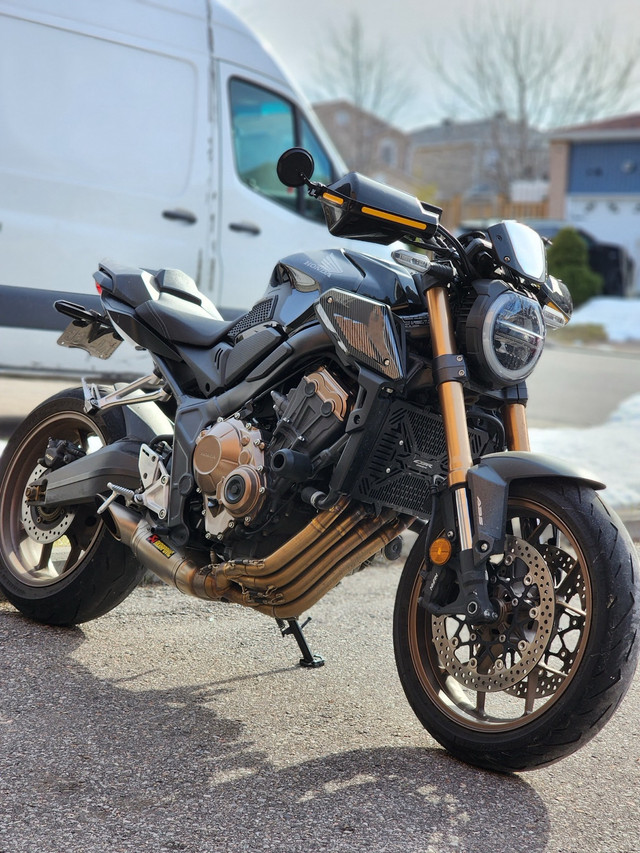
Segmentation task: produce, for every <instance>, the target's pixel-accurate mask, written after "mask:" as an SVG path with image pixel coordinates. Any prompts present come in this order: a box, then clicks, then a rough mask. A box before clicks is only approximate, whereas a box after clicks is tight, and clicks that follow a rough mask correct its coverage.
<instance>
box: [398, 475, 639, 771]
mask: <svg viewBox="0 0 640 853" xmlns="http://www.w3.org/2000/svg"><path fill="white" fill-rule="evenodd" d="M507 531H508V535H507V539H506V547H505V553H504V554H502V555H500V556H498V557H494V558H492V559H491V562H490V565H489V593H490V597H491V599H492V601H493V603H494V605H495V606H496V608H497V611H498V612H499V614H500V615H499V618H498V621H497V622H496V623H494V624H491V625H468V624H467V623H466V622H465V620H464V618H463V617H462V616H460V617H458V616H434V615H431V614H430V613H428V612H427V610H426V609H425V608H424V607H422V605H421V604H420V603H419V599H420V597H421V595H422V592H423V586H424V579H423V576H422V575H421V571H422V569H423V568H424V554H425V545H426V544H427V543H425V541H424V537H421V538H420V539H419V540H418V541H417V543H416V545H415V546H414V549H413V550H412V552H411V554H410V555H409V558H408V560H407V564H406V566H405V568H404V571H403V574H402V578H401V581H400V585H399V588H398V594H397V598H396V608H395V616H394V644H395V653H396V661H397V665H398V672H399V674H400V679H401V681H402V684H403V687H404V690H405V693H406V695H407V698H408V700H409V702H410V704H411V706H412V707H413V709H414V711H415V713H416V714H417V716H418V717H419V719H420V720H421V722H422V723H423V725H424V726H425V727H426V728H427V729H428V731H429V732H430V733H431V734H432V735H433V737H435V738H436V740H438V741H439V742H440V743H441V744H442V745H443V746H444V747H446V748H447V749H448V750H449V751H450V752H451V753H452V754H453V755H455V756H456V757H458V758H460V759H461V760H462V761H465V762H468V763H470V764H475V765H478V766H480V767H486V768H489V769H493V770H502V771H517V770H526V769H530V768H534V767H540V766H543V765H545V764H549V763H551V762H553V761H557V760H558V759H560V758H563V757H564V756H566V755H568V754H570V753H571V752H573V751H574V750H576V749H578V748H579V747H580V746H581V745H582V744H583V743H585V742H586V741H587V740H588V739H589V738H591V737H592V736H593V735H595V734H596V732H598V731H599V730H600V729H601V728H602V726H603V725H604V724H605V722H606V721H607V720H608V719H609V717H610V716H611V715H612V714H613V712H614V710H615V709H616V707H617V705H618V704H619V702H620V701H621V699H622V697H623V696H624V694H625V692H626V690H627V687H628V686H629V683H630V681H631V678H632V676H633V672H634V670H635V664H636V658H637V653H638V643H637V638H636V633H637V630H638V612H637V609H636V602H637V600H638V578H639V569H638V559H637V555H636V552H635V548H634V546H633V543H632V542H631V540H630V538H629V536H628V534H627V532H626V530H625V529H624V527H623V526H622V524H621V522H620V521H619V519H618V518H617V517H616V516H615V515H613V514H611V513H609V511H608V510H607V509H606V507H605V506H604V504H603V503H602V501H601V500H600V498H599V497H598V496H597V494H596V493H595V492H593V490H591V489H589V488H587V487H584V486H578V485H574V484H571V483H566V482H560V481H542V480H540V481H533V482H529V483H517V484H515V485H514V486H513V488H512V494H511V496H510V499H509V512H508V526H507Z"/></svg>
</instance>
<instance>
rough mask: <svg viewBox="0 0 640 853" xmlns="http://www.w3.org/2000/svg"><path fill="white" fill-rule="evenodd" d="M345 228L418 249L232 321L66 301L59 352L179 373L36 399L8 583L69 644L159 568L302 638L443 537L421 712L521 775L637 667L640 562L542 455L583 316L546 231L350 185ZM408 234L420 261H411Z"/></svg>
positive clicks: (417, 563) (607, 513) (293, 162)
mask: <svg viewBox="0 0 640 853" xmlns="http://www.w3.org/2000/svg"><path fill="white" fill-rule="evenodd" d="M312 173H313V161H312V159H311V157H310V155H309V154H308V153H307V152H305V151H304V150H302V149H292V150H290V151H288V152H286V153H285V154H284V155H283V156H282V158H281V159H280V162H279V164H278V174H279V176H280V178H281V180H282V181H283V183H285V184H287V185H289V186H301V185H303V184H306V185H307V186H308V189H309V193H310V195H311V196H313V197H315V198H317V199H318V200H319V202H320V204H321V205H322V207H323V210H324V213H325V217H326V220H327V224H328V227H329V230H330V231H331V233H332V234H334V235H338V236H342V237H350V238H358V239H359V240H368V241H372V242H376V243H380V244H384V245H390V244H393V243H395V244H396V245H398V246H400V248H397V249H395V250H394V251H392V252H391V255H392V258H393V261H391V260H389V261H382V260H379V259H377V258H374V257H370V256H368V255H365V254H360V253H357V252H352V251H350V250H349V249H344V250H327V251H316V252H309V253H298V254H294V255H290V256H289V257H287V258H284V259H283V260H282V261H281V262H280V263H279V264H278V265H277V266H276V268H275V270H274V272H273V275H272V278H271V281H270V282H269V285H268V287H267V290H266V292H265V295H264V297H263V298H262V299H260V300H259V301H258V302H257V303H256V304H255V305H254V307H253V308H252V309H251V310H250V311H249V312H248V313H247V314H246V315H244V316H242V317H240V319H237V320H234V321H232V322H225V321H224V320H222V318H221V317H220V315H219V314H218V312H217V311H216V309H215V308H214V306H213V305H212V304H211V303H210V302H209V300H208V299H207V298H206V297H204V296H203V295H202V294H201V293H200V292H199V291H198V289H197V287H196V285H195V283H194V282H193V281H192V280H191V279H190V278H189V277H188V276H186V275H185V274H184V273H181V272H179V271H177V270H169V269H165V270H160V271H152V270H143V269H128V268H120V267H118V266H116V265H103V266H101V267H100V270H99V272H97V273H96V274H95V279H96V283H97V286H98V290H99V292H100V294H101V299H102V305H103V308H104V313H99V312H95V311H90V310H86V309H85V308H83V307H81V306H78V305H74V304H71V303H68V302H58V303H56V307H57V308H58V310H59V311H61V312H63V313H64V314H67V315H69V316H70V317H71V318H72V319H71V323H70V325H69V327H68V328H67V330H66V332H65V333H64V334H63V336H62V338H61V339H60V343H61V344H63V345H67V346H78V347H82V348H84V349H86V350H87V351H89V352H90V353H92V354H94V355H97V356H99V357H103V358H104V357H108V355H110V353H111V352H112V351H113V349H114V348H115V346H117V345H118V344H119V343H120V341H121V339H125V340H127V341H129V342H130V343H132V344H133V345H134V346H136V347H138V348H140V347H141V348H144V349H145V350H147V352H148V353H149V354H150V356H151V358H152V359H153V363H154V365H155V369H154V370H153V372H152V373H150V375H148V376H145V377H143V378H141V379H140V380H138V381H136V382H133V383H130V384H127V385H117V386H115V387H98V386H96V385H89V384H87V383H86V382H85V383H83V387H82V388H74V389H70V390H67V391H63V392H62V393H60V394H58V395H56V396H54V397H52V398H50V399H49V400H47V401H46V402H44V403H42V404H41V405H40V406H38V407H37V408H36V409H35V410H34V411H33V412H32V413H31V414H30V415H29V416H28V417H27V418H26V420H25V421H24V423H23V424H22V425H21V426H20V427H19V428H18V429H17V431H16V433H15V434H14V435H13V437H12V438H11V439H10V441H9V442H8V445H7V447H6V450H5V451H4V453H3V455H2V458H1V460H0V586H1V587H2V590H3V591H4V593H5V595H6V596H7V598H8V599H9V600H10V601H11V602H12V603H13V604H14V605H15V606H16V607H17V608H18V609H19V610H20V611H22V613H24V614H25V615H27V616H29V617H31V618H32V619H36V620H38V621H40V622H44V623H48V624H52V625H73V624H76V623H79V622H83V621H86V620H89V619H94V618H96V617H98V616H101V615H102V614H104V613H106V612H107V611H108V610H110V609H111V608H113V607H115V606H116V605H117V604H118V603H119V602H121V601H122V600H123V599H124V598H125V597H126V596H127V595H129V593H130V592H131V591H132V590H133V589H134V588H135V586H136V585H137V584H138V583H139V581H140V579H141V577H142V574H143V572H144V570H145V569H149V570H151V571H152V572H154V573H155V574H156V575H158V576H159V577H160V578H161V579H162V580H164V581H166V582H167V583H170V584H173V585H175V586H176V587H177V588H178V589H179V590H181V591H182V592H185V593H189V594H191V595H195V596H199V597H201V598H205V599H209V600H218V601H222V602H234V603H238V604H243V605H246V606H247V607H251V608H253V609H254V610H257V611H259V612H261V613H265V614H267V615H268V616H271V617H274V618H275V619H276V620H277V621H278V624H279V626H280V629H281V630H282V631H283V633H290V634H293V636H294V637H295V638H296V639H297V640H298V643H299V645H300V648H301V650H302V655H303V656H302V659H301V663H302V664H304V665H306V666H318V665H320V664H321V663H322V660H321V659H319V658H318V657H316V656H314V655H313V654H312V653H311V651H310V649H309V646H308V645H307V643H306V640H305V636H304V634H303V633H302V628H301V626H300V624H299V622H298V618H299V617H300V616H301V615H302V614H303V613H304V612H306V611H307V610H308V609H309V608H310V607H311V606H312V605H313V604H314V603H315V602H316V601H318V600H319V599H320V598H321V597H322V596H323V595H324V594H325V593H327V592H328V591H329V590H331V589H332V588H333V587H335V586H336V585H337V584H338V583H339V581H340V580H341V579H342V578H344V577H345V576H346V575H347V574H349V573H351V572H354V571H356V570H358V569H360V568H362V567H363V566H366V565H367V563H368V562H369V561H370V560H371V559H372V557H374V556H375V555H376V554H377V553H378V552H380V551H384V552H385V554H386V555H387V556H389V557H397V556H398V555H399V553H400V545H401V540H400V538H399V537H400V535H401V533H402V532H403V531H405V530H407V529H411V530H412V531H417V533H418V536H417V539H416V541H415V544H414V546H413V548H412V550H411V552H410V554H409V557H408V559H407V561H406V564H405V567H404V570H403V572H402V576H401V578H400V583H399V587H398V592H397V600H396V607H395V617H394V644H395V654H396V660H397V666H398V672H399V674H400V679H401V681H402V684H403V687H404V690H405V692H406V695H407V698H408V700H409V702H410V704H411V706H412V707H413V709H414V711H415V713H416V714H417V716H418V717H419V719H420V720H421V722H422V723H423V724H424V726H425V727H426V728H427V729H428V731H429V732H430V733H431V734H432V735H433V737H435V738H436V739H437V740H438V741H439V742H440V743H441V744H443V745H444V746H445V747H446V748H447V749H448V750H449V751H450V752H451V753H453V754H454V755H455V756H457V757H458V758H460V759H461V760H463V761H466V762H469V763H471V764H475V765H479V766H481V767H487V768H493V769H497V770H504V771H513V770H524V769H527V768H533V767H539V766H541V765H544V764H548V763H550V762H552V761H555V760H557V759H559V758H562V757H563V756H565V755H568V754H569V753H571V752H573V751H574V750H576V749H577V748H578V747H580V746H581V745H582V744H583V743H585V742H586V741H587V740H588V739H589V738H590V737H591V736H592V735H594V734H595V733H596V732H597V731H598V730H599V729H600V728H601V727H602V726H603V725H604V723H605V722H606V721H607V720H608V718H609V717H610V716H611V714H612V713H613V712H614V710H615V708H616V707H617V706H618V704H619V702H620V700H621V699H622V697H623V695H624V693H625V691H626V690H627V687H628V686H629V683H630V680H631V678H632V675H633V672H634V669H635V664H636V658H637V653H638V643H637V642H636V632H637V629H638V610H637V606H636V599H637V591H638V590H637V587H638V583H639V577H640V570H639V566H638V560H637V555H636V553H635V549H634V547H633V544H632V542H631V540H630V538H629V536H628V534H627V533H626V531H625V529H624V527H623V525H622V524H621V522H620V520H619V519H618V518H617V516H616V515H615V513H613V512H612V511H611V510H609V509H608V508H607V507H606V505H605V504H604V503H603V501H602V500H601V498H600V496H599V494H598V490H599V489H601V488H602V487H603V486H602V484H601V483H599V482H597V481H596V480H594V479H593V477H591V476H590V475H589V474H588V473H585V472H582V471H580V470H579V469H578V468H576V467H574V466H573V465H571V464H568V463H565V462H560V461H557V460H555V459H553V458H550V457H547V456H543V455H539V454H535V453H531V452H530V449H529V441H528V433H527V423H526V414H525V413H526V403H527V389H526V383H525V380H526V378H527V377H528V376H529V374H530V373H531V372H532V371H533V369H534V368H535V366H536V363H537V361H538V359H539V357H540V355H541V353H542V349H543V346H544V341H545V332H546V329H548V328H553V327H557V326H562V325H564V324H565V323H566V322H567V321H568V320H569V317H570V315H571V299H570V296H569V294H568V291H567V289H566V288H565V287H564V285H563V284H562V283H561V282H559V281H557V280H555V279H554V278H552V277H550V276H548V275H547V268H546V258H545V250H544V246H543V243H542V241H541V239H540V238H539V237H538V235H537V234H536V233H535V232H533V231H532V230H531V229H529V228H527V227H526V226H524V225H522V224H519V223H517V222H513V221H508V222H502V223H500V224H498V225H494V226H492V227H490V228H487V229H486V231H474V232H472V233H468V234H465V235H463V236H462V237H460V238H459V239H456V238H454V237H453V236H452V235H451V234H449V233H448V232H447V231H446V230H445V229H444V228H443V227H442V226H441V225H440V223H439V214H440V213H441V211H440V210H439V209H438V208H436V207H434V206H432V205H428V204H425V203H422V202H419V201H418V200H417V199H415V198H413V197H411V196H409V195H406V194H404V193H400V192H397V191H395V190H392V189H390V188H388V187H386V186H383V185H381V184H378V183H376V182H375V181H372V180H369V179H367V178H365V177H363V176H361V175H359V174H357V173H350V174H348V175H346V176H345V177H344V178H342V179H341V180H339V181H337V182H335V183H334V184H332V185H331V186H324V185H322V184H319V183H314V182H313V181H311V176H312ZM399 241H401V242H399Z"/></svg>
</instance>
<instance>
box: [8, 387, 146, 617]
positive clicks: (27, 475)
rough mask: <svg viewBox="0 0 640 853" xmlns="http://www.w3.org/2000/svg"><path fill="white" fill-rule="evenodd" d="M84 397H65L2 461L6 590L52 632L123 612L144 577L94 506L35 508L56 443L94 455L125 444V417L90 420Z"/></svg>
mask: <svg viewBox="0 0 640 853" xmlns="http://www.w3.org/2000/svg"><path fill="white" fill-rule="evenodd" d="M83 402H84V396H83V393H82V389H78V388H73V389H70V390H68V391H62V392H61V393H60V394H57V395H56V396H55V397H51V398H50V399H49V400H46V401H45V402H44V403H42V404H41V405H39V406H38V407H37V408H36V409H34V411H33V412H31V414H30V415H28V416H27V418H26V419H25V420H24V421H23V422H22V424H20V426H19V427H18V429H17V430H16V432H15V433H14V434H13V436H12V437H11V438H10V439H9V442H8V443H7V446H6V448H5V450H4V452H3V453H2V456H1V457H0V589H2V591H3V592H4V594H5V595H6V597H7V598H8V599H9V601H10V602H11V603H12V604H13V605H14V606H15V607H17V608H18V610H20V611H21V612H22V613H24V615H25V616H28V617H29V618H31V619H35V620H36V621H38V622H45V623H47V624H49V625H75V624H77V623H78V622H86V621H88V620H89V619H95V618H96V617H97V616H101V615H103V614H104V613H106V612H107V611H108V610H111V609H112V608H113V607H115V606H116V605H117V604H119V603H120V602H121V601H122V600H123V599H124V598H125V597H126V596H127V595H128V594H129V593H130V592H131V591H132V590H133V589H134V588H135V587H136V586H137V584H138V583H139V581H140V580H141V578H142V575H143V573H144V570H143V568H142V567H141V566H140V564H139V563H138V562H137V561H136V559H135V558H134V556H133V554H132V553H131V551H130V550H129V549H128V548H126V547H125V546H124V545H122V544H121V543H120V542H117V541H116V540H115V539H114V538H113V537H112V536H111V534H110V533H108V531H107V529H106V527H105V524H104V522H103V521H102V520H101V518H100V516H99V515H98V514H97V513H96V506H95V505H93V504H80V505H78V506H68V507H67V506H65V507H56V508H51V509H49V508H47V507H35V506H32V505H29V503H28V502H27V500H26V495H25V490H26V488H27V486H28V484H29V483H30V482H32V481H33V480H36V479H38V478H39V477H41V476H42V475H43V474H44V473H45V471H46V469H45V468H44V467H43V466H42V464H41V462H40V459H41V458H42V457H43V456H44V453H45V450H46V448H47V444H48V442H49V439H51V438H54V439H63V440H65V441H67V442H70V443H71V444H72V445H73V446H75V447H76V448H77V449H78V451H79V452H81V453H91V452H92V451H94V450H97V449H98V448H100V447H102V446H103V445H105V444H111V443H112V442H114V441H116V440H117V439H119V438H122V437H124V435H125V432H126V429H125V422H124V417H123V415H122V412H121V411H120V410H119V409H118V410H113V411H108V412H105V413H99V412H97V413H92V414H87V413H86V412H85V411H84V406H83Z"/></svg>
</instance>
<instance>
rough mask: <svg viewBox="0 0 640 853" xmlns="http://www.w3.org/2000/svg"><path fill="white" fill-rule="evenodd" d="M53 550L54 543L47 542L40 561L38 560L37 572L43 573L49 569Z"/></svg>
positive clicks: (43, 547)
mask: <svg viewBox="0 0 640 853" xmlns="http://www.w3.org/2000/svg"><path fill="white" fill-rule="evenodd" d="M52 550H53V542H47V543H46V544H45V545H43V546H42V551H41V552H40V559H39V560H38V565H37V566H36V571H39V572H42V571H44V570H45V569H48V568H49V559H50V557H51V552H52Z"/></svg>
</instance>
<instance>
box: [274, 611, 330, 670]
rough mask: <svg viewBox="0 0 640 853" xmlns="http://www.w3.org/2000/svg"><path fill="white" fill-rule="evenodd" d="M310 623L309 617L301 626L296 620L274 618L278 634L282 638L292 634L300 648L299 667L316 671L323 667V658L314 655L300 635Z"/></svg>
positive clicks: (303, 637)
mask: <svg viewBox="0 0 640 853" xmlns="http://www.w3.org/2000/svg"><path fill="white" fill-rule="evenodd" d="M310 621H311V617H309V618H308V619H306V620H305V621H304V622H303V623H302V625H300V623H299V622H298V620H297V619H286V620H285V619H278V618H276V622H277V623H278V628H280V633H281V634H282V636H283V637H286V636H287V635H288V634H292V635H293V637H294V638H295V640H296V642H297V643H298V646H299V647H300V651H301V652H302V657H301V658H300V666H303V667H305V668H308V669H318V667H321V666H324V658H323V657H322V655H314V654H313V653H312V651H311V649H310V648H309V644H308V643H307V640H306V637H305V636H304V634H303V633H302V629H303V628H306V626H307V625H308V624H309V622H310Z"/></svg>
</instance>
